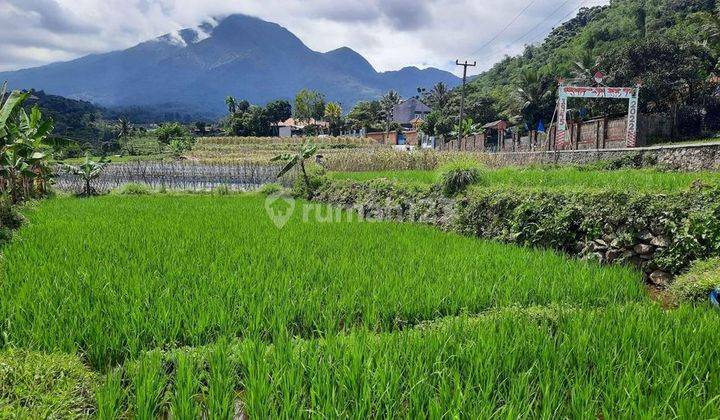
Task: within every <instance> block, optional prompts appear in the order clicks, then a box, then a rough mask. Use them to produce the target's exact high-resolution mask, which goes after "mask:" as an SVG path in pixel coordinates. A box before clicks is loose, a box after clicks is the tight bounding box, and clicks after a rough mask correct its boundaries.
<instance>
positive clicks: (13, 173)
mask: <svg viewBox="0 0 720 420" xmlns="http://www.w3.org/2000/svg"><path fill="white" fill-rule="evenodd" d="M28 97H29V94H28V93H23V92H19V91H14V92H12V93H10V94H9V95H7V98H6V85H3V88H2V90H1V91H0V192H3V193H9V194H10V196H11V199H12V201H13V202H14V203H17V202H18V201H20V200H21V199H23V198H30V197H31V196H32V195H33V192H34V191H37V192H39V193H41V194H44V193H45V192H46V189H47V185H46V184H47V183H48V182H49V180H50V179H51V177H52V171H51V169H50V167H49V165H48V160H47V156H48V154H49V152H50V146H49V145H48V144H47V143H46V140H47V138H48V136H49V135H50V133H51V132H52V130H53V122H52V120H43V119H42V114H41V113H40V110H39V109H38V107H37V106H35V107H33V109H32V111H31V112H30V114H29V115H28V114H27V112H25V110H24V109H23V108H22V105H23V103H24V102H25V100H26V99H27V98H28Z"/></svg>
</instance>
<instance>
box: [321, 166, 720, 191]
mask: <svg viewBox="0 0 720 420" xmlns="http://www.w3.org/2000/svg"><path fill="white" fill-rule="evenodd" d="M330 176H331V177H332V178H333V179H349V180H354V181H369V180H372V179H379V178H386V179H389V180H394V181H399V182H404V183H413V184H432V183H434V182H436V181H437V180H438V173H437V171H380V172H332V173H330ZM696 181H699V182H702V183H704V184H708V185H720V174H718V173H717V172H699V173H695V172H684V173H683V172H662V171H657V170H653V169H624V170H615V171H594V170H593V171H591V170H586V169H581V168H575V167H559V168H552V169H546V168H512V167H508V168H502V169H493V170H488V171H486V172H485V173H484V174H483V180H482V184H483V185H485V186H502V187H520V188H538V189H544V188H552V189H555V190H557V189H581V188H582V189H587V188H592V189H604V188H610V189H613V190H620V191H627V190H631V191H648V192H673V191H678V190H684V189H687V188H689V187H690V186H691V185H693V183H695V182H696Z"/></svg>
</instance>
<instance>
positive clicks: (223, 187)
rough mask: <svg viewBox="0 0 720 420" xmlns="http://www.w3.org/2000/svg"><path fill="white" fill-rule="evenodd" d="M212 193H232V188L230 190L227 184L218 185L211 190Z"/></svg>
mask: <svg viewBox="0 0 720 420" xmlns="http://www.w3.org/2000/svg"><path fill="white" fill-rule="evenodd" d="M212 192H213V194H217V195H230V194H231V193H232V190H230V187H228V186H227V185H218V186H217V187H215V188H213V190H212Z"/></svg>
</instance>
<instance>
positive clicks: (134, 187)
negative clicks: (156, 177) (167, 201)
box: [118, 182, 152, 195]
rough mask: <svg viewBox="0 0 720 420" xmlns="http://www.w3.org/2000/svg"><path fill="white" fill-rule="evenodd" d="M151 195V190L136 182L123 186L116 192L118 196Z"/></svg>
mask: <svg viewBox="0 0 720 420" xmlns="http://www.w3.org/2000/svg"><path fill="white" fill-rule="evenodd" d="M151 193H152V190H151V189H150V187H148V186H147V185H145V184H140V183H137V182H131V183H129V184H125V185H123V186H122V187H120V189H119V190H118V194H120V195H149V194H151Z"/></svg>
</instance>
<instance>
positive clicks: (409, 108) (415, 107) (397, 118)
mask: <svg viewBox="0 0 720 420" xmlns="http://www.w3.org/2000/svg"><path fill="white" fill-rule="evenodd" d="M431 111H432V110H431V109H430V107H428V106H427V105H425V104H424V103H422V102H420V100H419V99H417V98H410V99H408V100H407V101H404V102H401V103H399V104H397V105H395V107H394V108H393V122H396V123H398V124H400V125H401V126H403V127H405V128H412V126H413V121H417V120H424V119H425V118H426V117H427V116H428V114H429V113H430V112H431Z"/></svg>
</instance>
